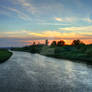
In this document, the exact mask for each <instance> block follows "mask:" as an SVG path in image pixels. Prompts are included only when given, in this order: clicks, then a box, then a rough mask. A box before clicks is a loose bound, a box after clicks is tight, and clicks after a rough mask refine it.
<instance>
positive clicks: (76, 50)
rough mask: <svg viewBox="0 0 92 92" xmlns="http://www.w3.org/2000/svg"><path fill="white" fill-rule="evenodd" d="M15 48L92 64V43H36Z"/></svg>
mask: <svg viewBox="0 0 92 92" xmlns="http://www.w3.org/2000/svg"><path fill="white" fill-rule="evenodd" d="M13 50H17V51H25V52H30V53H38V54H41V55H44V56H49V57H54V58H59V59H68V60H72V61H75V62H77V61H80V62H86V63H89V64H92V46H91V45H82V46H81V45H79V46H77V47H76V46H69V45H68V46H62V47H59V46H55V47H53V46H44V45H35V46H29V47H23V48H14V49H13Z"/></svg>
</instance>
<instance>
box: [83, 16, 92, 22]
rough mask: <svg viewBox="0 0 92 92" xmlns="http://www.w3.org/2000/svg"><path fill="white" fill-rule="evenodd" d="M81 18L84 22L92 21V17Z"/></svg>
mask: <svg viewBox="0 0 92 92" xmlns="http://www.w3.org/2000/svg"><path fill="white" fill-rule="evenodd" d="M83 20H84V21H86V22H89V23H92V19H90V18H89V17H88V18H83Z"/></svg>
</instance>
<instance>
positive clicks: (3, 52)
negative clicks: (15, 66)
mask: <svg viewBox="0 0 92 92" xmlns="http://www.w3.org/2000/svg"><path fill="white" fill-rule="evenodd" d="M11 55H12V52H9V51H8V50H7V49H0V63H3V62H4V61H6V60H8V59H9V58H10V57H11Z"/></svg>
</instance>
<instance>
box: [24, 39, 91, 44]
mask: <svg viewBox="0 0 92 92" xmlns="http://www.w3.org/2000/svg"><path fill="white" fill-rule="evenodd" d="M60 40H61V39H60ZM60 40H48V41H49V45H50V44H51V43H52V42H53V41H56V42H58V41H60ZM64 41H65V44H66V45H71V44H72V42H73V40H72V39H71V40H64ZM80 41H82V42H83V43H85V44H91V43H92V40H91V39H90V40H89V39H86V40H80ZM23 42H25V45H32V44H33V42H35V43H36V44H45V40H28V41H23Z"/></svg>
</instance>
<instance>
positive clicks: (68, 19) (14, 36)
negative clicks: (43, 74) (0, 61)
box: [0, 0, 92, 47]
mask: <svg viewBox="0 0 92 92" xmlns="http://www.w3.org/2000/svg"><path fill="white" fill-rule="evenodd" d="M45 39H49V41H52V40H65V41H66V43H67V44H70V43H71V42H72V40H74V39H80V40H82V41H83V42H85V43H86V44H91V43H92V0H0V47H18V46H24V45H30V44H32V43H33V41H36V42H38V41H40V42H41V43H43V42H44V40H45Z"/></svg>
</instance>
